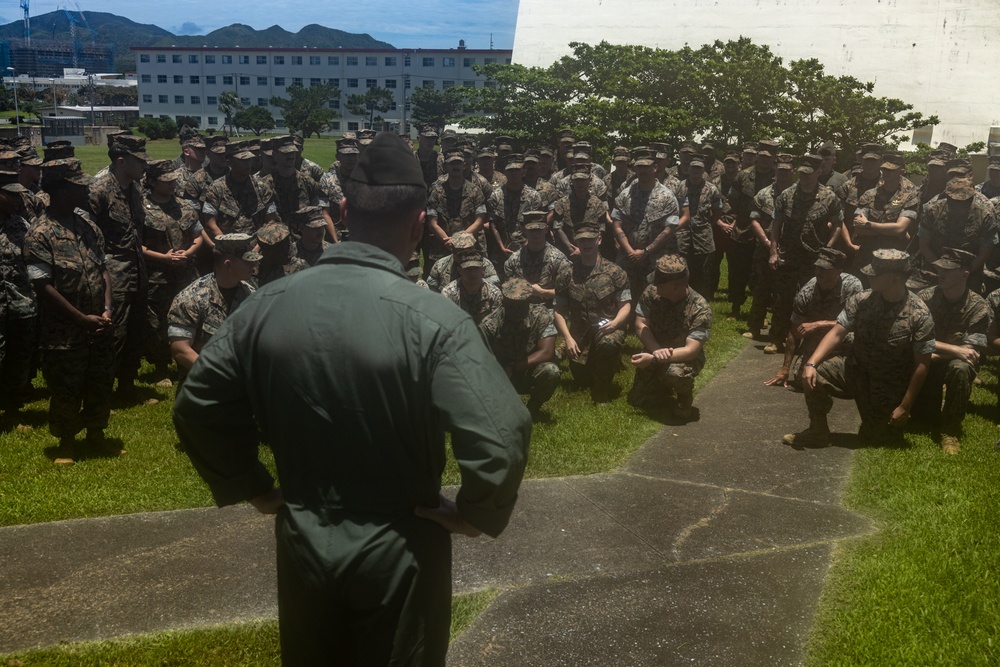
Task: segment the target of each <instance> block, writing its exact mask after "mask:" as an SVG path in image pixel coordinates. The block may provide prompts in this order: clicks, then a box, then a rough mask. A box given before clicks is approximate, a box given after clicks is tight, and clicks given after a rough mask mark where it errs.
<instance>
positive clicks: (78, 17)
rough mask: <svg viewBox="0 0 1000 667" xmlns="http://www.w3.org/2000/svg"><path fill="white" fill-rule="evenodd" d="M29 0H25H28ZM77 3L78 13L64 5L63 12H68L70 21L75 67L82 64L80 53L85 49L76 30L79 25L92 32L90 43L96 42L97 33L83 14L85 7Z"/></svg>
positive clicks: (67, 15) (67, 18)
mask: <svg viewBox="0 0 1000 667" xmlns="http://www.w3.org/2000/svg"><path fill="white" fill-rule="evenodd" d="M27 1H28V0H25V2H27ZM73 4H75V5H76V13H75V14H74V13H73V12H72V11H70V9H69V7H62V8H61V9H62V10H63V13H64V14H66V20H67V21H69V34H70V39H71V40H72V42H73V67H78V66H79V65H80V55H81V53H82V51H83V44H81V43H80V40H79V39H77V34H76V30H77V27H78V26H79V27H81V28H86V29H87V30H88V31H89V32H90V43H91V44H93V43H95V42H96V33H95V32H94V29H93V28H91V27H90V24H89V23H87V17H86V16H84V15H83V9H81V8H80V3H79V2H75V3H73Z"/></svg>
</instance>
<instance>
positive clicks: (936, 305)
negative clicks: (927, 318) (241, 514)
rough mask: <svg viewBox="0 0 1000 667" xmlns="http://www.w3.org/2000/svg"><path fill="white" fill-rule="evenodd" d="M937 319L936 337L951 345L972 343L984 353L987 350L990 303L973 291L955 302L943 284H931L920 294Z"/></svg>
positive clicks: (935, 326) (966, 292)
mask: <svg viewBox="0 0 1000 667" xmlns="http://www.w3.org/2000/svg"><path fill="white" fill-rule="evenodd" d="M919 296H920V298H921V299H923V301H924V303H925V304H927V308H928V309H929V310H930V312H931V317H932V318H934V340H939V341H941V342H942V343H948V344H949V345H971V346H972V347H975V348H976V349H978V350H979V351H980V352H982V351H983V350H985V349H986V333H987V330H988V329H989V325H990V306H989V304H988V303H987V301H986V299H984V298H983V297H981V296H979V295H978V294H976V293H975V292H973V291H972V290H968V289H967V290H966V291H965V296H964V297H962V298H961V299H959V300H958V301H956V302H954V303H952V302H950V301H948V300H947V299H945V298H944V293H943V292H942V291H941V288H940V287H928V288H927V289H925V290H923V291H921V292H920V294H919Z"/></svg>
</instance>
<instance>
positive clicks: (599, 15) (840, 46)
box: [514, 0, 1000, 147]
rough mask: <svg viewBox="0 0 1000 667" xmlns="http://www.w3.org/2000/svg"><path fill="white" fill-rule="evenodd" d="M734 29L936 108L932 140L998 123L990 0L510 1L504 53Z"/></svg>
mask: <svg viewBox="0 0 1000 667" xmlns="http://www.w3.org/2000/svg"><path fill="white" fill-rule="evenodd" d="M740 36H746V37H749V38H751V39H752V40H753V41H754V43H756V44H766V45H768V46H770V47H771V49H772V51H774V52H775V53H776V54H777V55H779V56H781V57H783V58H784V59H785V62H786V63H787V62H788V61H791V60H798V59H801V58H817V59H819V61H820V62H822V63H823V64H824V66H825V68H826V72H827V73H828V74H833V75H841V74H849V75H851V76H855V77H857V78H858V79H861V80H862V81H872V82H874V83H875V93H876V94H877V95H879V96H885V97H897V98H899V99H902V100H904V101H906V102H907V103H909V104H912V105H913V106H914V110H915V111H919V112H921V113H923V114H924V115H925V116H931V115H937V116H938V117H939V118H940V119H941V124H940V125H938V126H937V127H936V128H935V129H934V135H933V141H932V143H933V144H937V143H938V142H941V141H948V142H951V143H953V144H956V145H958V146H959V147H961V146H964V145H966V144H968V143H971V142H974V141H986V140H987V139H988V137H989V133H990V128H991V127H1000V0H520V9H519V12H518V17H517V30H516V32H515V34H514V62H515V63H520V64H523V65H529V66H531V65H538V66H547V65H549V64H551V63H552V62H553V61H555V60H557V59H558V58H560V57H561V56H563V55H567V54H569V53H570V48H569V46H568V45H569V43H570V42H584V43H588V44H596V43H598V42H600V41H602V40H604V41H608V42H611V43H615V44H641V45H645V46H650V47H659V48H664V49H677V48H680V47H682V46H684V45H685V44H687V45H690V46H691V47H693V48H697V47H699V46H701V45H702V44H708V43H711V42H714V41H715V40H717V39H720V40H723V41H726V40H730V39H737V38H739V37H740Z"/></svg>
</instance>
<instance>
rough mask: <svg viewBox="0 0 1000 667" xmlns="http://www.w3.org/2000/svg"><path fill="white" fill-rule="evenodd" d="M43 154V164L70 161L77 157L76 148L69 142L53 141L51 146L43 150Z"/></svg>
mask: <svg viewBox="0 0 1000 667" xmlns="http://www.w3.org/2000/svg"><path fill="white" fill-rule="evenodd" d="M57 143H58V144H63V143H65V144H67V145H62V146H57V145H56V144H57ZM42 153H43V155H44V156H45V157H44V158H43V160H42V161H43V162H52V161H53V160H68V159H69V158H72V157H76V148H75V147H74V146H73V144H71V143H69V142H68V141H67V142H61V141H59V142H56V141H53V142H52V143H51V144H48V145H47V146H44V147H43V148H42Z"/></svg>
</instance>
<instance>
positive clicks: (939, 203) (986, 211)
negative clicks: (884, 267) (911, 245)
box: [911, 192, 998, 287]
mask: <svg viewBox="0 0 1000 667" xmlns="http://www.w3.org/2000/svg"><path fill="white" fill-rule="evenodd" d="M951 201H952V200H951V199H949V198H948V197H946V196H940V197H937V198H935V199H933V200H931V201H930V202H928V203H927V205H926V206H924V208H923V210H922V211H921V213H920V223H919V228H918V231H917V235H918V236H919V237H920V238H921V239H924V238H926V239H928V240H929V242H930V247H931V251H932V252H933V253H934V255H935V256H938V257H940V256H941V252H942V251H943V250H944V249H945V248H957V249H959V250H965V251H966V252H971V253H972V254H973V255H977V256H978V255H979V251H980V250H982V249H983V248H984V247H987V246H990V247H995V246H997V245H998V238H997V219H996V215H995V212H994V210H993V205H992V204H990V201H989V200H988V199H986V197H984V196H983V195H981V194H980V193H978V192H976V193H975V194H974V195H973V197H972V206H971V208H970V209H969V212H968V215H967V216H961V217H959V216H952V215H951V214H950V211H951V207H950V205H949V202H951ZM914 265H915V267H916V268H917V269H918V270H919V271H920V274H919V275H915V276H913V277H912V278H911V280H912V281H913V284H915V285H919V286H920V287H926V286H929V285H933V284H936V282H937V277H936V275H935V274H934V271H933V268H932V267H928V266H927V263H926V261H925V260H924V257H923V254H919V255H918V256H917V257H916V258H915V261H914ZM980 280H981V277H979V276H976V275H973V276H972V277H970V278H969V284H970V285H971V286H973V287H975V286H976V285H977V283H978V282H979V281H980Z"/></svg>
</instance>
